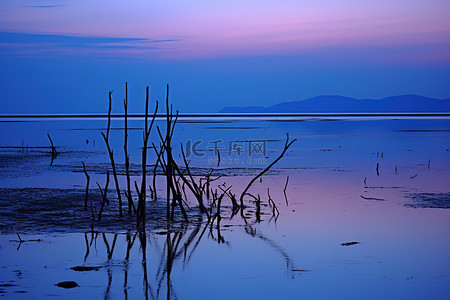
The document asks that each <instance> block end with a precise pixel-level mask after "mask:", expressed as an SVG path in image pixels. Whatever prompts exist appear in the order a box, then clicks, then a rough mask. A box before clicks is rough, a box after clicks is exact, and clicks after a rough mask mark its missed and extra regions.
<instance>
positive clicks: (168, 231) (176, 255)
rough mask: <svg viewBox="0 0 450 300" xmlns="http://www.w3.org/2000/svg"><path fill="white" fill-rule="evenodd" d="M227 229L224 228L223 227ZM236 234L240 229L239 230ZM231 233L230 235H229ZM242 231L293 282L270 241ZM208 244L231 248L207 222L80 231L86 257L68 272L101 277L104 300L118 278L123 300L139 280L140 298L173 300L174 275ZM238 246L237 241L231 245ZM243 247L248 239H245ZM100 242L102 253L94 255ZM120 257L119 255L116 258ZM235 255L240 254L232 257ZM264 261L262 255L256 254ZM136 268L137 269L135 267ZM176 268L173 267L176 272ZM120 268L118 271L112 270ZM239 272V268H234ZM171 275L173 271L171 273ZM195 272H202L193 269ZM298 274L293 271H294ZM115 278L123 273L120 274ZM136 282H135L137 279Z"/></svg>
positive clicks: (178, 294) (289, 263) (289, 265)
mask: <svg viewBox="0 0 450 300" xmlns="http://www.w3.org/2000/svg"><path fill="white" fill-rule="evenodd" d="M227 230H228V229H227ZM237 230H239V231H242V230H241V229H240V228H237ZM230 232H231V231H230ZM242 232H245V233H246V236H247V237H251V238H256V239H258V240H260V241H263V243H264V244H265V245H266V247H267V248H271V249H274V250H275V252H273V251H272V252H273V253H278V254H277V256H280V257H281V258H282V259H283V260H284V261H285V267H286V272H287V277H289V278H292V279H294V275H295V273H296V272H297V271H298V270H297V269H296V268H295V267H294V263H293V260H292V259H291V257H290V256H289V254H288V253H287V251H285V250H284V249H283V248H282V247H281V246H279V245H278V244H277V243H276V242H274V241H272V240H271V239H270V238H268V237H266V236H265V235H263V234H262V233H260V232H259V231H258V230H257V229H255V228H254V227H252V226H250V225H247V226H245V227H244V230H243V231H242ZM208 242H209V243H211V242H213V244H216V245H221V247H227V248H229V249H231V248H232V243H231V242H229V241H227V240H226V239H225V237H224V235H223V232H222V230H221V229H220V223H219V226H211V224H204V223H203V224H202V223H199V224H197V225H190V226H189V225H187V224H186V225H183V226H181V227H179V228H171V227H170V224H168V225H167V227H166V228H164V229H160V230H158V231H153V232H144V231H141V232H131V231H129V232H125V233H105V232H96V231H90V232H86V233H84V243H85V253H84V259H83V265H82V266H76V267H73V268H72V269H73V270H77V271H82V272H87V271H98V270H103V272H99V273H96V274H97V276H98V275H100V276H103V275H106V286H105V287H104V293H103V297H104V299H110V298H112V297H114V298H117V296H119V294H118V290H117V288H116V287H114V284H113V281H115V279H116V278H117V277H122V278H123V279H122V280H123V285H122V294H123V298H124V299H129V298H131V299H134V298H135V297H136V290H135V288H136V285H137V284H138V283H139V282H141V285H142V292H141V293H142V294H140V295H141V296H140V297H143V298H145V299H178V298H182V295H183V290H177V280H173V278H172V277H173V275H174V274H175V275H176V278H177V279H179V278H180V273H183V272H185V271H186V270H188V269H189V264H190V262H191V260H192V258H193V257H194V256H195V255H198V256H200V257H201V256H202V255H205V250H204V249H203V250H200V252H197V251H198V249H199V248H200V247H201V245H205V244H207V243H208ZM235 242H241V241H239V240H238V241H235ZM247 243H248V241H247ZM99 244H101V245H102V247H101V248H103V249H104V251H99V248H100V247H98V246H99ZM121 255H123V256H121ZM235 255H237V256H239V253H235ZM98 259H100V260H103V262H101V263H100V264H99V265H98V266H97V265H91V264H92V262H91V261H98ZM261 259H262V260H264V259H266V257H264V256H261ZM212 263H213V264H215V265H216V267H217V271H219V270H220V269H221V268H222V266H223V262H221V261H220V257H218V258H217V260H216V261H213V262H212ZM138 265H140V267H138ZM175 266H177V268H176V271H175V268H174V267H175ZM117 267H120V268H117ZM235 271H236V274H239V271H240V270H235ZM174 272H175V273H174ZM198 272H202V271H201V270H198ZM297 273H298V272H297ZM120 274H123V275H122V276H120ZM202 276H214V275H213V274H199V275H198V278H199V279H200V278H202ZM138 277H139V278H140V280H138V279H137V278H138Z"/></svg>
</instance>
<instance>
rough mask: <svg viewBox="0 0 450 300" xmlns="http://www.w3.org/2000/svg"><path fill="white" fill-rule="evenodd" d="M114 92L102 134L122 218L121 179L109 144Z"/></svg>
mask: <svg viewBox="0 0 450 300" xmlns="http://www.w3.org/2000/svg"><path fill="white" fill-rule="evenodd" d="M111 94H112V91H110V92H109V108H108V126H107V128H106V135H105V134H104V133H103V132H102V136H103V140H104V141H105V144H106V148H107V149H108V154H109V159H110V161H111V167H112V171H113V176H114V183H115V185H116V192H117V198H118V199H119V216H120V217H122V216H123V213H122V196H121V194H120V186H119V179H118V178H117V171H116V163H115V162H114V152H113V150H112V149H111V146H110V144H109V131H110V128H111V109H112V97H111Z"/></svg>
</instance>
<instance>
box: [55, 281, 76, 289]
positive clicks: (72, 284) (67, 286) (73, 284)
mask: <svg viewBox="0 0 450 300" xmlns="http://www.w3.org/2000/svg"><path fill="white" fill-rule="evenodd" d="M56 285H57V286H59V287H62V288H65V289H71V288H74V287H78V286H79V285H78V283H76V282H75V281H61V282H59V283H57V284H56Z"/></svg>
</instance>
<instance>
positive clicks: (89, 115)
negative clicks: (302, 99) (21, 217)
mask: <svg viewBox="0 0 450 300" xmlns="http://www.w3.org/2000/svg"><path fill="white" fill-rule="evenodd" d="M110 116H111V118H116V119H117V118H125V114H123V113H120V114H111V115H110ZM167 116H169V117H176V116H177V114H169V115H167V114H156V118H167ZM396 116H398V117H450V112H380V113H377V112H370V113H361V112H355V113H352V112H347V113H183V114H178V117H180V118H195V117H230V118H233V117H396ZM107 117H108V114H105V113H80V114H77V113H67V114H64V113H55V114H49V113H46V114H0V119H13V118H24V119H28V118H30V119H32V118H39V119H40V118H107ZM127 117H128V118H144V117H145V114H144V113H131V114H127ZM148 117H149V118H152V117H153V114H149V115H148Z"/></svg>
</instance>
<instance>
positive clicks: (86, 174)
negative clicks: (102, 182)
mask: <svg viewBox="0 0 450 300" xmlns="http://www.w3.org/2000/svg"><path fill="white" fill-rule="evenodd" d="M81 163H82V164H83V170H84V175H85V176H86V194H85V196H84V210H87V203H88V194H89V182H90V181H91V176H89V175H88V173H87V171H86V165H85V164H84V162H81Z"/></svg>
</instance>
